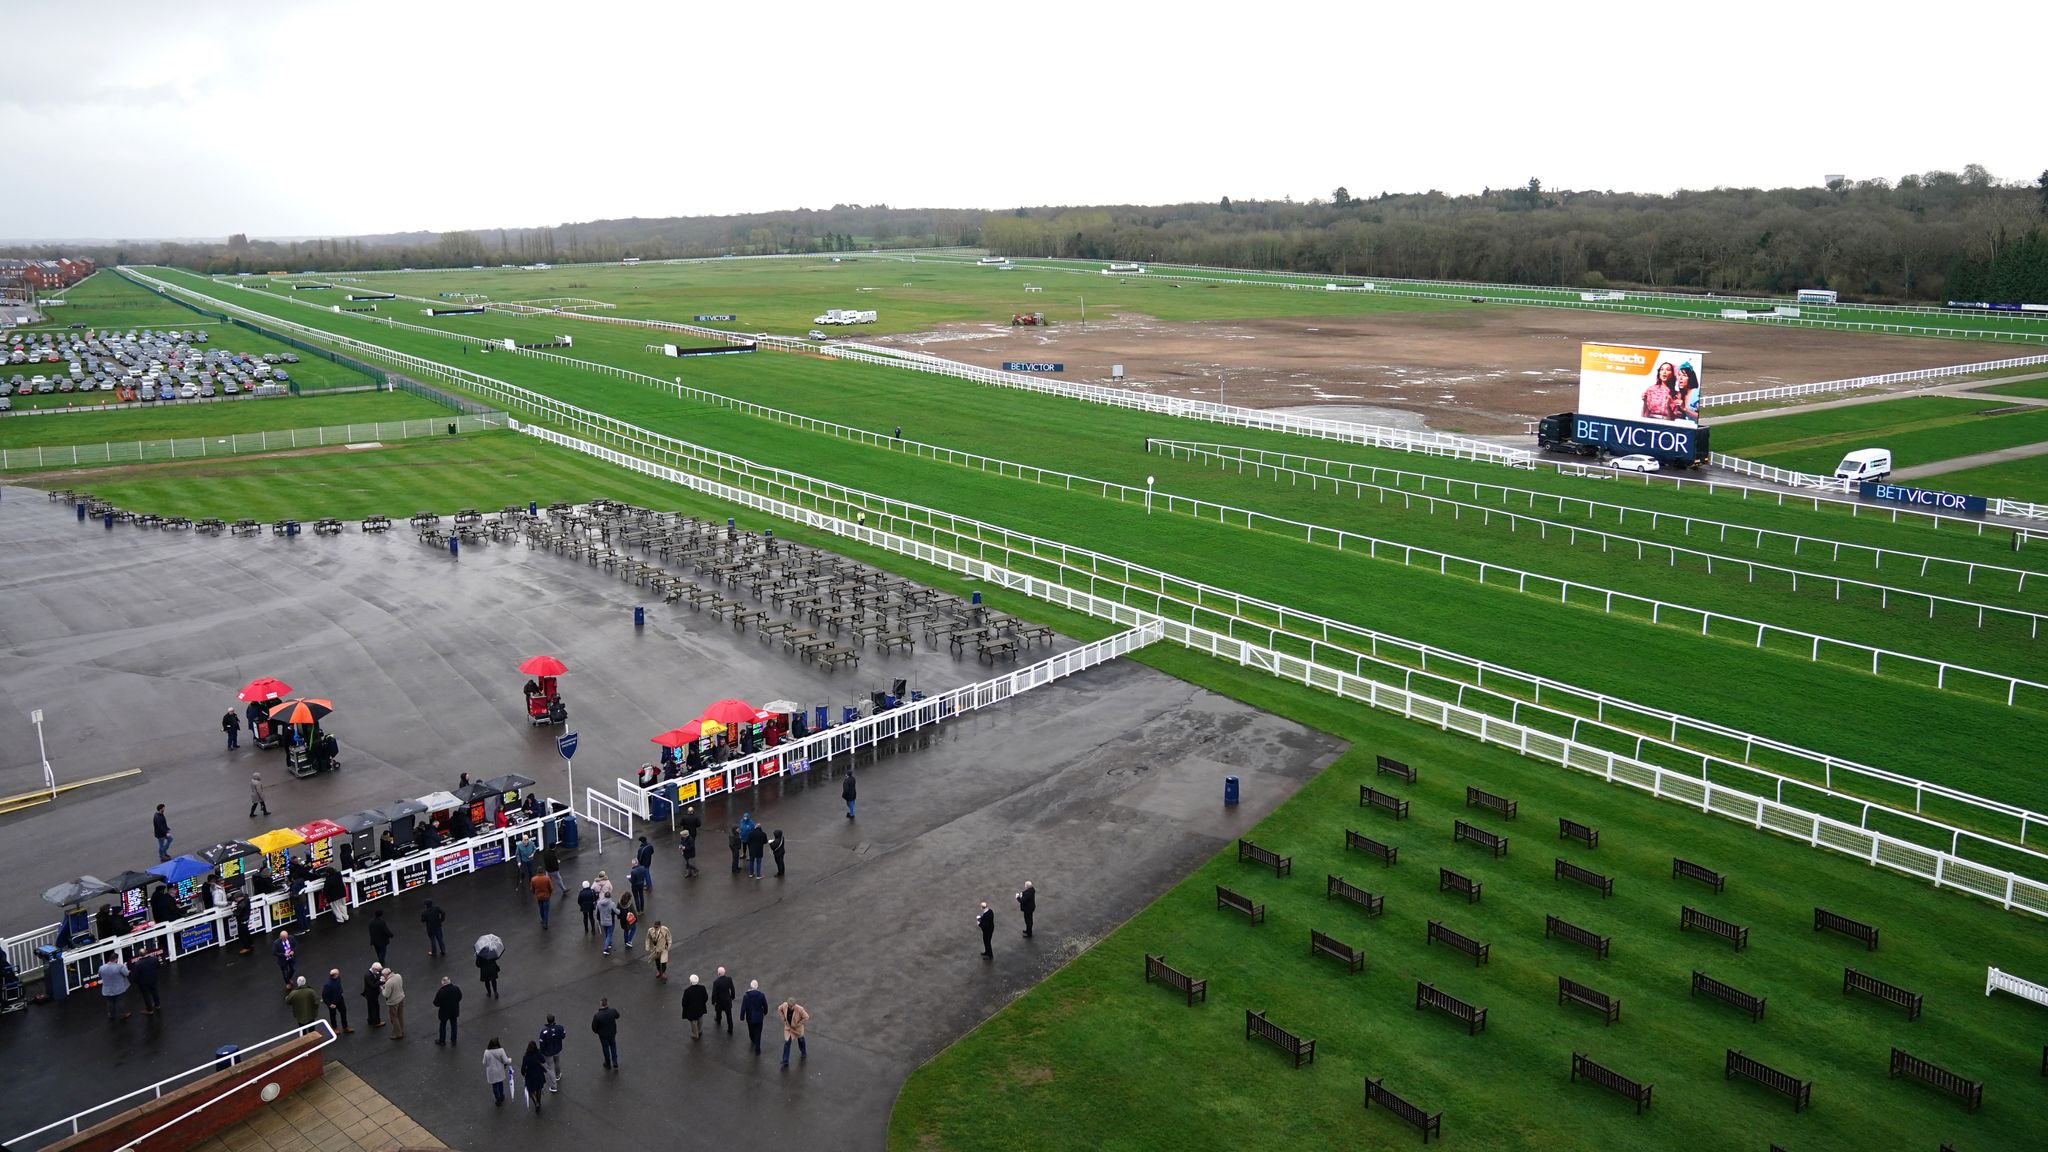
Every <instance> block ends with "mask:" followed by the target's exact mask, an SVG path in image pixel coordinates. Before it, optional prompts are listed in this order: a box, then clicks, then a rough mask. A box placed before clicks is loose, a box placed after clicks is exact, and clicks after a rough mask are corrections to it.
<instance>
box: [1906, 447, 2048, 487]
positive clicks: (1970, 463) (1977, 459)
mask: <svg viewBox="0 0 2048 1152" xmlns="http://www.w3.org/2000/svg"><path fill="white" fill-rule="evenodd" d="M2032 456H2048V443H2042V444H2021V445H2019V446H2018V447H2016V448H2000V449H1999V450H1998V451H1996V452H1978V453H1975V454H1973V455H1969V456H1957V457H1955V458H1954V459H1951V460H1936V461H1935V462H1934V463H1932V464H1916V465H1914V466H1913V467H1911V468H1900V469H1898V470H1897V471H1895V472H1893V473H1892V479H1894V480H1912V479H1916V478H1918V477H1921V476H1939V475H1941V474H1942V473H1944V472H1960V471H1962V470H1963V469H1965V468H1981V467H1983V466H1984V465H1986V464H2004V463H2007V462H2009V461H2013V460H2025V459H2027V458H2029V457H2032Z"/></svg>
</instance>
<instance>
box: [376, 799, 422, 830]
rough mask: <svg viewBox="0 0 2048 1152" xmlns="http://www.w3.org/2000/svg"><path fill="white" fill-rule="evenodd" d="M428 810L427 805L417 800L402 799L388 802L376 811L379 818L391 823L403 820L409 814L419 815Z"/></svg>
mask: <svg viewBox="0 0 2048 1152" xmlns="http://www.w3.org/2000/svg"><path fill="white" fill-rule="evenodd" d="M426 810H427V806H426V805H425V804H422V803H420V802H419V801H417V800H400V801H397V802H395V803H391V804H386V805H384V806H383V807H381V808H377V809H375V810H374V811H375V813H376V816H377V819H379V820H382V821H384V822H385V823H387V824H389V823H390V822H392V821H393V820H403V819H405V818H406V817H407V816H417V815H419V814H420V813H422V812H425V811H426Z"/></svg>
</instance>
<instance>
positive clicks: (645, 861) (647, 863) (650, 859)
mask: <svg viewBox="0 0 2048 1152" xmlns="http://www.w3.org/2000/svg"><path fill="white" fill-rule="evenodd" d="M633 863H635V864H638V865H640V866H641V867H642V868H652V867H654V845H652V844H649V843H648V842H647V837H645V836H642V837H641V838H640V847H638V848H636V849H634V850H633Z"/></svg>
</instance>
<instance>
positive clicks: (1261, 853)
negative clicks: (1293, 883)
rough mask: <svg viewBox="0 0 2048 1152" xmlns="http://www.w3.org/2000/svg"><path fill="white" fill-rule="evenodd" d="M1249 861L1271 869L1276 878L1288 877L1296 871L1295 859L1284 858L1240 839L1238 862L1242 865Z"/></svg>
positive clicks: (1268, 849) (1290, 857)
mask: <svg viewBox="0 0 2048 1152" xmlns="http://www.w3.org/2000/svg"><path fill="white" fill-rule="evenodd" d="M1247 860H1249V861H1251V862H1252V863H1254V864H1260V865H1264V866H1265V867H1267V868H1271V869H1272V870H1273V875H1275V876H1286V875H1288V874H1289V873H1291V872H1293V871H1294V857H1292V856H1282V855H1280V854H1279V853H1278V852H1275V851H1273V850H1272V849H1270V848H1261V847H1259V846H1258V845H1257V844H1254V843H1252V842H1251V841H1249V840H1244V839H1240V840H1238V842H1237V862H1238V863H1240V864H1242V863H1244V862H1245V861H1247Z"/></svg>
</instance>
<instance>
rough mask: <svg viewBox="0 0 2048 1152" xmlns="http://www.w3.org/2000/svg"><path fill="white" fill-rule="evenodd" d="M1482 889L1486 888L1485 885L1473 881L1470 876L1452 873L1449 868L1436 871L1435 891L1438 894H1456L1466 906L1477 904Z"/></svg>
mask: <svg viewBox="0 0 2048 1152" xmlns="http://www.w3.org/2000/svg"><path fill="white" fill-rule="evenodd" d="M1484 887H1486V884H1485V883H1484V882H1483V881H1479V880H1474V879H1472V878H1471V877H1470V876H1466V875H1463V874H1462V873H1458V872H1453V871H1451V870H1450V869H1449V868H1439V869H1437V870H1436V890H1437V891H1439V892H1445V891H1449V892H1456V893H1457V894H1459V895H1460V896H1463V897H1464V898H1465V903H1467V904H1476V903H1478V902H1479V895H1480V889H1482V888H1484Z"/></svg>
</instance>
